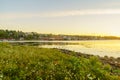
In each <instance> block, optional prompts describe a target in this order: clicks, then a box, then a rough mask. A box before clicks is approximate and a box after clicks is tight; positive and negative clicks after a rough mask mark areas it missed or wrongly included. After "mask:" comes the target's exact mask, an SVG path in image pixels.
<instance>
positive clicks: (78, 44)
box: [0, 40, 120, 58]
mask: <svg viewBox="0 0 120 80" xmlns="http://www.w3.org/2000/svg"><path fill="white" fill-rule="evenodd" d="M0 42H4V41H0ZM5 42H9V43H20V44H21V43H22V44H26V43H27V44H32V45H37V46H38V45H39V47H45V48H60V49H68V50H72V51H75V52H82V53H84V54H92V55H99V56H109V57H116V58H117V57H120V40H86V41H35V40H33V41H5Z"/></svg>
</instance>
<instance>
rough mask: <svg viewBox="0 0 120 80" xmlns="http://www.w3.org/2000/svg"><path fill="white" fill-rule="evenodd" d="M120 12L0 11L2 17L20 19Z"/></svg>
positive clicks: (113, 10) (106, 10)
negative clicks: (4, 12) (3, 12)
mask: <svg viewBox="0 0 120 80" xmlns="http://www.w3.org/2000/svg"><path fill="white" fill-rule="evenodd" d="M109 14H120V9H87V10H71V11H58V12H45V13H6V14H2V13H0V19H18V18H36V17H37V18H41V17H43V18H44V17H64V16H83V15H109Z"/></svg>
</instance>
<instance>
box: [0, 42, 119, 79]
mask: <svg viewBox="0 0 120 80" xmlns="http://www.w3.org/2000/svg"><path fill="white" fill-rule="evenodd" d="M70 54H74V53H70ZM110 71H111V67H110V66H109V65H103V64H102V63H101V62H100V61H99V60H98V58H96V57H91V58H90V59H86V58H83V57H80V58H78V57H75V56H72V55H67V54H64V53H62V52H60V51H59V50H57V49H47V48H38V47H32V46H12V45H10V44H8V43H0V79H1V80H119V78H118V76H115V75H112V74H111V72H110Z"/></svg>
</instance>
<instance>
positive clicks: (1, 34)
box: [0, 30, 120, 40]
mask: <svg viewBox="0 0 120 80" xmlns="http://www.w3.org/2000/svg"><path fill="white" fill-rule="evenodd" d="M111 39H112V40H113V39H120V37H115V36H83V35H54V34H39V33H36V32H22V31H15V30H0V40H111Z"/></svg>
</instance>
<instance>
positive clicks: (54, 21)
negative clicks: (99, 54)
mask: <svg viewBox="0 0 120 80" xmlns="http://www.w3.org/2000/svg"><path fill="white" fill-rule="evenodd" d="M0 29H9V30H22V31H27V32H28V31H29V32H31V31H33V32H39V33H54V34H106V35H117V36H120V0H0Z"/></svg>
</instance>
